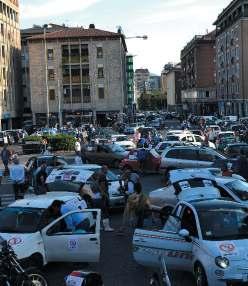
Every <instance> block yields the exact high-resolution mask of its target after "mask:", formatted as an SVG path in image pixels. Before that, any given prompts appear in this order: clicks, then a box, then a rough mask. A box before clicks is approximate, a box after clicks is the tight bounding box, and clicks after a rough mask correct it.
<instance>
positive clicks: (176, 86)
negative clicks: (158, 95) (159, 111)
mask: <svg viewBox="0 0 248 286" xmlns="http://www.w3.org/2000/svg"><path fill="white" fill-rule="evenodd" d="M161 83H162V94H163V95H164V96H165V97H166V99H167V109H168V111H176V112H180V111H181V110H182V100H181V89H182V68H181V64H180V63H179V64H176V65H173V64H167V65H165V66H164V70H163V71H162V73H161Z"/></svg>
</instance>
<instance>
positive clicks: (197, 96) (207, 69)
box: [181, 32, 218, 115]
mask: <svg viewBox="0 0 248 286" xmlns="http://www.w3.org/2000/svg"><path fill="white" fill-rule="evenodd" d="M181 65H182V72H183V85H182V104H183V110H184V111H185V112H191V113H195V114H199V115H204V114H213V113H216V112H217V111H218V103H217V97H216V76H215V73H216V69H215V32H212V33H209V34H206V35H203V36H202V35H201V36H195V37H194V38H193V39H192V41H191V42H189V43H188V44H187V45H186V47H184V49H183V50H182V51H181Z"/></svg>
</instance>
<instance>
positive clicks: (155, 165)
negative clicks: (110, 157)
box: [120, 149, 161, 173]
mask: <svg viewBox="0 0 248 286" xmlns="http://www.w3.org/2000/svg"><path fill="white" fill-rule="evenodd" d="M146 152H147V156H146V159H145V163H144V166H143V167H144V172H147V173H157V172H158V171H159V168H160V162H161V160H160V156H159V154H158V153H157V152H156V151H155V150H154V149H151V150H150V149H146ZM137 155H138V149H135V150H132V151H130V152H129V154H128V156H127V157H126V158H124V159H123V160H122V161H121V164H120V168H121V169H127V168H129V169H131V170H134V171H140V162H139V161H138V158H137Z"/></svg>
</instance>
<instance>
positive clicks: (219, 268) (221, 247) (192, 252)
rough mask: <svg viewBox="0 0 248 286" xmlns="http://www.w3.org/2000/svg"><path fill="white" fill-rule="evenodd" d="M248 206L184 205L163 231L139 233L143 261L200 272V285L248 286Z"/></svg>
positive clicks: (137, 255)
mask: <svg viewBox="0 0 248 286" xmlns="http://www.w3.org/2000/svg"><path fill="white" fill-rule="evenodd" d="M247 243H248V208H247V207H244V206H242V205H241V204H239V203H235V202H230V201H223V200H205V201H204V200H203V201H199V200H198V201H195V202H191V203H189V202H183V201H182V202H179V203H178V205H177V206H176V207H175V209H174V210H173V213H172V214H171V216H170V217H169V218H168V220H167V222H166V223H165V225H164V228H163V229H162V230H159V231H156V230H155V231H150V230H144V229H136V230H135V233H134V236H133V255H134V259H135V260H136V262H137V263H139V264H141V265H143V266H147V267H151V268H153V269H157V268H158V267H160V264H159V263H160V260H161V257H163V258H164V261H165V263H166V267H167V268H168V269H169V270H173V271H188V272H191V273H193V274H194V276H195V280H196V285H197V286H227V285H230V286H231V285H247V283H248V250H247Z"/></svg>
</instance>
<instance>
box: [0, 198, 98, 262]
mask: <svg viewBox="0 0 248 286" xmlns="http://www.w3.org/2000/svg"><path fill="white" fill-rule="evenodd" d="M54 200H60V201H62V202H64V203H66V204H67V205H69V204H70V205H71V206H72V209H73V208H74V210H73V211H71V212H68V213H65V214H64V215H63V216H61V217H58V218H57V219H53V220H50V221H47V220H45V219H44V214H45V210H46V209H47V208H48V207H49V206H50V205H51V204H52V202H53V201H54ZM80 200H81V198H80V197H79V196H78V195H76V194H72V193H48V194H46V195H40V196H30V197H29V198H26V199H23V200H18V201H16V202H15V203H13V204H11V205H10V206H9V207H7V208H5V209H3V210H2V211H1V216H0V235H1V236H2V237H3V239H5V240H7V241H8V243H9V245H10V246H12V247H13V249H14V251H15V253H16V254H17V257H18V259H21V260H22V261H23V263H27V264H28V265H29V266H35V267H42V266H43V265H46V264H47V263H49V262H56V261H58V262H98V261H99V258H100V217H101V211H100V210H98V209H82V208H79V205H80V203H81V201H80ZM79 220H81V222H82V224H81V223H80V224H78V225H80V227H77V226H76V225H74V222H76V221H77V222H78V221H79ZM85 220H88V221H89V223H88V224H86V223H85V224H84V223H83V222H84V221H85ZM69 222H70V223H69Z"/></svg>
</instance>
